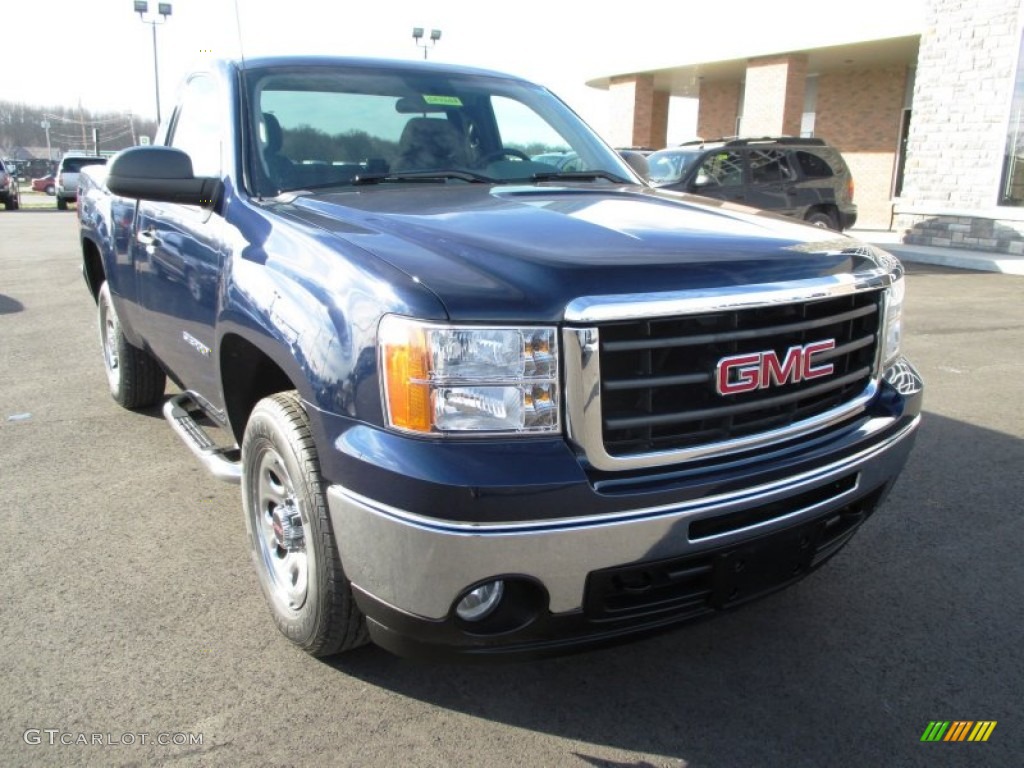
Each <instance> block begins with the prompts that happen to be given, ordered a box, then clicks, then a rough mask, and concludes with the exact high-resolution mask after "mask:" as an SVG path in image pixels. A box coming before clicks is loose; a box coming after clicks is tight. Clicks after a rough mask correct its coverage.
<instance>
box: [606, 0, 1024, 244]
mask: <svg viewBox="0 0 1024 768" xmlns="http://www.w3.org/2000/svg"><path fill="white" fill-rule="evenodd" d="M919 8H920V12H919V13H918V14H917V15H916V16H914V17H913V18H911V20H910V21H909V23H908V22H906V21H905V22H904V23H902V24H900V25H895V26H894V27H892V28H890V29H886V28H885V24H884V22H883V23H881V24H879V25H875V26H874V27H872V28H870V29H868V30H867V32H866V33H865V32H864V31H863V30H852V31H850V33H849V34H847V35H846V36H845V37H844V35H843V32H842V30H838V31H836V30H828V29H826V28H824V27H822V26H821V25H820V24H812V23H807V24H805V25H804V26H803V29H802V30H800V34H801V35H802V37H803V40H802V41H798V42H797V44H796V45H794V40H793V38H792V36H790V37H789V38H787V39H785V40H784V41H782V45H778V44H773V35H772V34H771V32H772V24H777V23H778V20H777V19H774V18H773V19H766V20H764V21H763V22H761V24H762V27H763V30H764V33H765V34H764V36H763V38H762V40H761V42H759V43H754V44H748V45H749V50H748V51H747V55H735V51H734V50H731V49H730V50H728V53H730V54H732V55H729V57H728V58H721V59H708V58H707V57H704V58H701V59H700V60H695V61H690V62H687V61H685V60H683V61H681V62H680V63H678V64H675V65H673V66H668V67H660V68H654V69H647V70H642V71H637V72H628V73H619V74H614V75H608V76H606V77H602V78H598V79H595V80H592V81H591V82H590V83H589V84H590V85H593V86H595V87H599V88H607V89H609V91H610V92H611V95H612V100H611V101H612V105H613V107H612V109H613V114H612V125H613V127H612V132H613V134H612V136H611V139H612V142H613V143H614V144H616V145H617V146H626V145H630V146H652V147H663V146H668V145H671V144H678V143H680V142H681V141H685V140H687V139H691V138H693V137H691V136H678V137H676V136H668V135H667V126H668V124H669V110H670V108H671V104H672V103H674V100H671V97H688V98H691V99H697V100H698V102H697V103H698V106H697V119H696V130H697V134H698V136H700V137H703V138H707V139H710V138H718V137H724V136H748V137H750V136H777V135H805V136H818V137H821V138H824V139H826V140H827V141H829V143H831V144H833V145H835V146H836V147H838V148H839V149H840V151H841V152H842V153H843V156H844V157H845V158H846V160H847V163H848V164H849V165H850V167H851V169H852V171H853V174H854V179H855V181H856V189H857V191H856V202H857V205H858V207H859V209H860V220H859V222H858V227H865V228H878V229H889V228H894V229H896V230H898V231H899V232H901V234H902V238H903V239H904V241H906V242H914V243H920V244H927V245H943V246H953V247H965V248H970V249H976V250H989V251H995V252H1004V253H1017V254H1020V253H1024V59H1022V54H1021V51H1022V41H1024V0H920V2H919ZM816 40H817V41H818V42H817V43H816V42H815V41H816ZM837 40H838V42H836V41H837ZM804 43H806V44H804Z"/></svg>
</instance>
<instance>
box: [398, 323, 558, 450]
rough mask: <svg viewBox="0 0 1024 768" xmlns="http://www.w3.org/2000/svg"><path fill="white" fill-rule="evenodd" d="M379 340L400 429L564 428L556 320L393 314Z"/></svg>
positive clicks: (510, 430) (528, 431) (548, 430)
mask: <svg viewBox="0 0 1024 768" xmlns="http://www.w3.org/2000/svg"><path fill="white" fill-rule="evenodd" d="M379 347H380V363H381V365H380V367H381V373H382V378H383V385H382V390H383V395H384V403H385V412H386V415H387V420H388V424H389V425H390V426H392V427H394V428H396V429H401V430H404V431H409V432H419V433H424V434H430V433H435V434H436V433H442V434H443V433H450V432H478V433H479V432H505V433H524V434H538V433H555V432H558V431H559V430H560V429H561V423H560V415H559V414H560V409H559V403H560V397H559V390H558V342H557V332H556V329H555V328H506V327H502V328H477V327H467V326H462V327H460V326H450V325H438V324H432V323H424V322H420V321H417V320H411V319H409V318H407V317H399V316H397V315H388V316H387V317H385V318H384V319H383V320H381V323H380V329H379Z"/></svg>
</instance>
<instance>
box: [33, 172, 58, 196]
mask: <svg viewBox="0 0 1024 768" xmlns="http://www.w3.org/2000/svg"><path fill="white" fill-rule="evenodd" d="M32 189H33V191H35V192H45V193H46V194H48V195H52V194H55V193H56V192H57V177H56V176H54V175H53V174H52V173H48V174H47V175H46V176H41V177H40V178H38V179H32Z"/></svg>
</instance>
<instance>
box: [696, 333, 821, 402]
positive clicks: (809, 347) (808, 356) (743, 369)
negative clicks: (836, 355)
mask: <svg viewBox="0 0 1024 768" xmlns="http://www.w3.org/2000/svg"><path fill="white" fill-rule="evenodd" d="M835 348H836V340H835V339H829V340H828V341H815V342H812V343H811V344H805V345H804V346H802V347H790V348H789V349H788V350H786V354H785V356H784V357H783V358H782V360H779V356H778V355H777V354H775V352H774V351H773V350H770V349H769V350H768V351H766V352H751V353H748V354H745V355H733V356H732V357H723V358H722V359H721V360H719V361H718V368H717V369H716V376H715V385H716V389H717V390H718V394H720V395H738V394H739V393H740V392H753V391H754V390H755V389H767V388H768V387H778V386H781V385H782V384H799V383H800V382H801V381H806V380H807V379H820V378H821V377H822V376H828V375H829V374H831V373H832V371H834V370H835V366H833V365H832V363H824V364H823V365H815V364H814V360H813V357H814V356H815V355H816V354H818V353H819V352H825V351H826V350H829V349H835Z"/></svg>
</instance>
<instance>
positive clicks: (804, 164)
mask: <svg viewBox="0 0 1024 768" xmlns="http://www.w3.org/2000/svg"><path fill="white" fill-rule="evenodd" d="M796 161H797V163H798V164H799V165H800V170H801V171H803V174H804V176H805V177H807V178H808V179H828V178H831V177H832V176H834V175H835V174H834V173H833V171H832V166H830V165H829V164H828V163H827V162H825V160H824V159H823V158H821V157H818V156H817V155H814V154H811V153H810V152H797V153H796Z"/></svg>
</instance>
